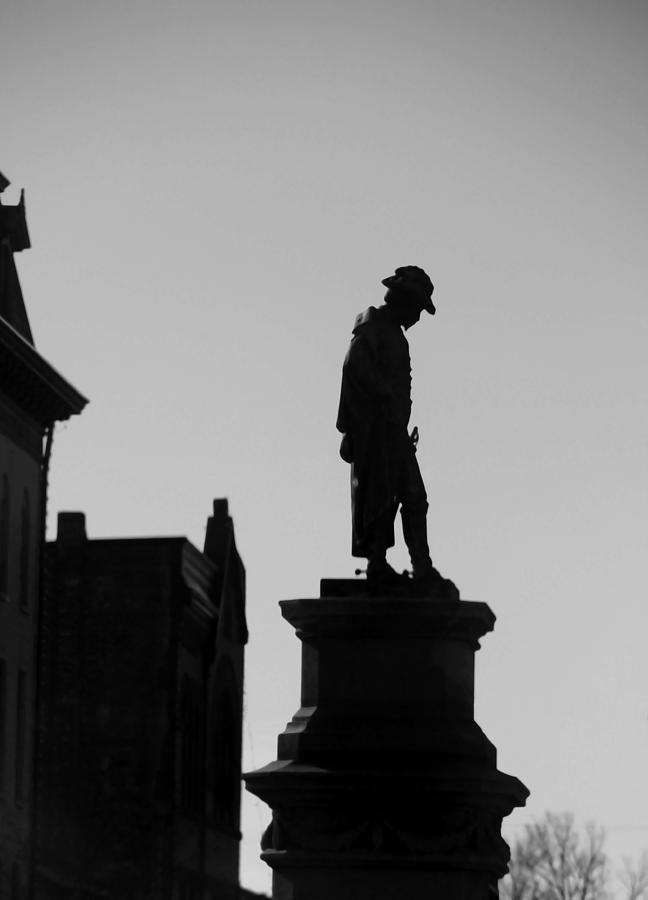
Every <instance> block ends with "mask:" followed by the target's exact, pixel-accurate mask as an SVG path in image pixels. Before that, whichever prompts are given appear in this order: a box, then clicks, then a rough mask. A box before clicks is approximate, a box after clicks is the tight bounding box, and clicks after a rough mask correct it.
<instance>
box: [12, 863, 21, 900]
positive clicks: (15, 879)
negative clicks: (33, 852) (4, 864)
mask: <svg viewBox="0 0 648 900" xmlns="http://www.w3.org/2000/svg"><path fill="white" fill-rule="evenodd" d="M22 896H23V891H22V878H21V873H20V865H19V864H18V863H17V862H15V863H14V864H13V865H12V867H11V900H22Z"/></svg>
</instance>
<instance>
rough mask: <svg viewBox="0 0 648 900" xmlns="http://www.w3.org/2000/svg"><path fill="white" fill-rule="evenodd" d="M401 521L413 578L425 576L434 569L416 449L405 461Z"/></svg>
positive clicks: (425, 503) (426, 504) (402, 479)
mask: <svg viewBox="0 0 648 900" xmlns="http://www.w3.org/2000/svg"><path fill="white" fill-rule="evenodd" d="M399 487H400V491H399V494H400V501H401V520H402V523H403V537H404V538H405V543H406V544H407V549H408V551H409V555H410V559H411V561H412V569H413V575H414V578H425V577H427V576H428V575H429V573H430V572H431V571H432V560H431V558H430V548H429V546H428V538H427V511H428V499H427V494H426V492H425V485H424V484H423V478H422V477H421V470H420V469H419V465H418V462H417V460H416V456H415V454H414V450H413V448H412V450H411V452H409V453H407V455H406V457H405V459H404V460H403V465H402V469H401V477H400V485H399Z"/></svg>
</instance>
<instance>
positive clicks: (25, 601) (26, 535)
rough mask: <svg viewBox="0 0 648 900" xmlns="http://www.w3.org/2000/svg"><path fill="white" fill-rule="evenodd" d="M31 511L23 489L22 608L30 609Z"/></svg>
mask: <svg viewBox="0 0 648 900" xmlns="http://www.w3.org/2000/svg"><path fill="white" fill-rule="evenodd" d="M30 550H31V512H30V508H29V491H28V490H27V488H25V489H24V491H23V499H22V510H21V514H20V593H19V597H20V608H21V609H22V610H24V611H25V612H27V610H28V609H29V589H30V586H31V585H30V575H31V572H30V569H29V565H30V562H31V552H30Z"/></svg>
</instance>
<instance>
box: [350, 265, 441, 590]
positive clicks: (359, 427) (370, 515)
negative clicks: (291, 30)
mask: <svg viewBox="0 0 648 900" xmlns="http://www.w3.org/2000/svg"><path fill="white" fill-rule="evenodd" d="M382 283H383V284H384V285H385V287H386V288H387V293H386V294H385V302H384V305H382V306H380V307H378V308H375V307H373V306H370V307H369V309H368V310H366V312H364V313H361V314H360V315H359V316H358V317H357V318H356V322H355V326H354V328H353V338H352V340H351V345H350V347H349V351H348V353H347V355H346V359H345V361H344V367H343V370H342V389H341V392H340V407H339V411H338V419H337V428H338V431H341V432H342V434H343V438H342V444H341V446H340V455H341V456H342V459H344V460H345V462H348V463H351V507H352V520H353V526H352V533H353V537H352V553H353V556H360V557H365V558H366V559H367V561H368V562H367V580H368V581H369V582H370V583H373V584H374V585H379V586H394V587H404V586H405V585H408V586H410V587H412V588H414V589H415V590H417V591H418V590H420V591H422V592H424V593H425V592H431V593H441V594H444V595H448V596H457V591H456V588H455V587H454V585H453V584H452V582H450V581H447V580H446V579H444V578H442V577H441V575H440V574H439V572H438V571H437V570H436V569H435V568H434V567H433V565H432V560H431V558H430V550H429V547H428V540H427V509H428V501H427V495H426V492H425V486H424V484H423V479H422V477H421V472H420V470H419V466H418V462H417V460H416V442H417V440H418V431H417V429H414V430H413V431H412V434H409V433H408V424H409V418H410V410H411V406H412V403H411V383H412V379H411V367H410V356H409V345H408V343H407V338H406V337H405V334H404V330H407V329H408V328H411V327H412V325H415V324H416V323H417V322H418V321H419V319H420V317H421V313H422V312H423V311H426V312H428V313H430V314H431V315H434V313H435V312H436V310H435V307H434V304H433V303H432V292H433V290H434V285H433V284H432V282H431V281H430V279H429V277H428V275H427V274H426V273H425V272H424V271H423V269H420V268H419V267H418V266H402V267H400V268H398V269H396V272H395V274H394V275H390V276H389V277H388V278H385V279H384V280H383V282H382ZM399 506H400V511H401V519H402V524H403V536H404V538H405V543H406V544H407V549H408V551H409V555H410V559H411V562H412V578H411V579H407V578H406V577H404V576H402V575H399V574H398V573H397V572H395V571H394V569H393V568H392V567H391V566H390V565H389V563H388V562H387V558H386V554H387V550H388V548H389V547H392V546H393V545H394V519H395V517H396V512H397V510H398V508H399Z"/></svg>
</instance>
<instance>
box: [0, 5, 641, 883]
mask: <svg viewBox="0 0 648 900" xmlns="http://www.w3.org/2000/svg"><path fill="white" fill-rule="evenodd" d="M647 39H648V7H647V6H646V4H645V3H643V2H640V0H615V2H614V3H612V2H607V3H606V2H602V0H587V2H585V0H569V2H565V0H452V2H450V0H426V2H420V0H398V2H395V0H375V2H368V0H345V2H339V0H327V2H326V3H315V2H313V0H301V2H294V0H272V2H270V0H236V2H234V0H209V2H206V0H185V2H183V3H175V2H171V0H155V2H153V0H129V2H125V0H111V2H98V0H53V2H44V0H41V2H34V0H22V2H15V0H5V2H4V3H3V4H2V6H1V7H0V46H1V53H0V68H1V70H2V78H0V104H1V106H0V108H1V109H2V130H1V132H0V148H1V154H0V168H1V169H2V171H3V172H4V174H5V175H6V176H7V177H8V178H9V179H10V180H11V181H12V186H11V187H10V188H9V189H8V190H7V191H6V192H5V194H4V199H5V202H16V200H17V198H18V191H19V189H20V188H21V187H25V189H26V200H27V215H28V224H29V228H30V233H31V238H32V245H33V246H32V249H31V250H29V251H26V252H24V253H22V254H20V255H19V256H18V258H17V265H18V267H19V273H20V277H21V282H22V286H23V292H24V295H25V299H26V303H27V307H28V311H29V315H30V320H31V325H32V330H33V332H34V337H35V342H36V346H37V348H38V349H39V351H40V352H41V353H42V354H43V355H44V356H45V357H46V358H47V359H48V360H49V362H50V363H52V364H53V365H54V367H55V368H57V369H58V370H59V371H61V372H62V373H63V374H64V375H65V377H66V378H68V379H69V380H70V381H71V383H72V384H74V385H75V387H76V388H77V389H78V390H80V391H81V392H82V393H83V394H84V395H85V396H87V397H88V398H89V400H90V403H89V405H88V407H87V408H86V410H85V411H84V412H83V414H82V415H81V416H80V417H79V418H74V419H72V420H70V421H69V422H68V423H66V424H64V425H61V426H59V428H58V429H57V430H56V433H55V437H54V446H53V456H52V468H51V482H50V507H49V522H48V530H49V535H50V537H52V536H54V534H55V530H56V515H57V513H58V511H61V510H82V511H84V512H85V513H86V516H87V527H88V533H89V536H90V537H113V536H120V537H128V536H140V535H186V536H187V537H189V539H190V540H192V541H193V542H194V543H195V544H196V545H197V546H198V547H202V542H203V539H204V530H205V522H206V519H207V516H208V515H209V513H210V510H211V502H212V499H213V498H215V497H228V498H229V502H230V510H231V513H232V515H233V517H234V521H235V527H236V534H237V542H238V545H239V549H240V552H241V555H242V557H243V560H244V562H245V565H246V569H247V577H248V596H247V604H248V606H247V608H248V620H249V626H250V633H251V637H250V643H249V645H248V648H247V656H246V701H245V702H246V721H245V751H244V752H245V758H244V768H245V769H247V770H249V769H253V768H256V767H259V766H261V765H264V764H265V763H267V762H269V761H270V760H271V759H273V758H274V757H275V752H276V736H277V734H278V733H279V732H280V731H282V730H283V728H284V727H285V724H286V722H287V721H288V720H289V719H290V718H291V717H292V715H293V713H294V712H295V711H296V709H297V707H298V704H299V644H298V641H297V639H296V637H295V635H294V633H293V632H292V629H291V627H290V626H289V625H288V624H287V623H286V622H284V621H283V620H282V619H281V616H280V612H279V607H278V605H277V603H278V601H279V600H281V599H285V598H291V597H299V596H316V595H317V593H318V588H319V579H320V578H321V577H350V576H351V575H352V573H353V570H354V568H355V567H356V565H357V561H355V560H353V559H352V557H351V555H350V513H349V496H348V470H347V467H346V465H345V464H344V463H343V462H342V461H341V460H340V459H339V457H338V455H337V450H338V443H339V441H338V435H337V434H336V431H335V418H336V412H337V402H338V395H339V384H340V370H341V364H342V360H343V358H344V354H345V352H346V348H347V346H348V341H349V338H350V331H351V327H352V325H353V320H354V318H355V316H356V314H357V313H358V312H360V311H362V310H363V309H365V308H367V307H368V306H369V305H379V303H380V302H381V299H382V294H383V289H382V288H381V285H380V280H381V279H382V278H384V277H385V276H386V275H388V274H390V273H391V272H392V271H393V269H394V268H395V267H396V266H400V265H409V264H415V265H419V266H422V267H423V268H425V269H426V270H427V271H428V272H429V274H430V276H431V278H432V280H433V281H434V283H435V287H436V289H435V294H434V299H435V304H436V306H437V315H436V316H435V317H434V319H432V318H430V317H426V318H425V320H422V321H421V323H420V324H419V325H418V326H416V328H415V329H413V330H412V331H410V332H409V334H408V337H409V339H410V347H411V355H412V365H413V378H414V388H413V402H414V409H413V415H412V424H417V425H418V427H419V431H420V434H421V442H420V444H419V462H420V465H421V469H422V471H423V475H424V478H425V481H426V486H427V491H428V495H429V499H430V512H429V516H428V521H429V531H430V539H431V546H432V552H433V559H434V561H435V564H436V565H437V566H438V567H439V568H440V569H441V571H442V572H443V573H444V574H445V575H447V576H448V577H451V578H452V579H453V580H454V581H455V582H456V583H457V585H458V586H459V588H460V590H461V593H462V596H463V597H464V598H465V599H470V600H479V601H483V602H485V603H487V604H489V606H490V607H491V608H492V609H493V611H494V612H495V614H496V615H497V619H498V621H497V624H496V628H495V631H494V633H493V634H491V635H488V636H487V637H486V638H484V640H483V641H482V649H481V650H480V651H479V654H478V658H477V674H476V718H477V721H478V722H479V724H480V725H481V727H482V728H483V729H484V731H485V732H486V734H487V735H488V737H489V738H490V739H491V740H492V741H493V742H494V743H495V744H496V746H497V747H498V761H499V762H498V764H499V767H500V768H501V769H502V770H503V771H505V772H508V773H510V774H513V775H516V776H517V777H519V778H520V779H521V780H522V781H523V782H524V783H525V784H526V785H527V786H528V787H529V789H530V791H531V797H530V799H529V801H528V804H527V807H526V808H525V809H523V810H519V811H517V812H515V813H514V814H513V815H512V816H511V817H510V819H509V820H508V823H507V826H506V835H507V836H508V837H509V839H510V838H513V837H515V835H516V834H518V833H519V829H520V828H521V827H522V826H523V824H524V822H527V821H530V820H532V819H534V818H536V817H537V816H539V815H541V814H542V813H543V812H544V810H546V809H551V810H554V811H560V810H572V811H573V812H574V813H575V814H576V816H577V818H578V819H579V820H581V821H585V820H587V819H594V820H595V821H597V822H598V823H599V824H600V825H603V826H604V827H605V828H606V829H607V831H608V848H609V850H610V852H611V854H612V855H613V856H614V857H615V859H616V858H618V859H620V858H621V856H623V855H635V854H637V853H638V852H639V851H640V850H641V849H642V848H645V847H648V813H647V812H646V796H647V788H648V775H647V770H646V765H645V760H646V757H647V755H648V655H647V654H646V650H645V632H646V629H647V627H648V612H647V611H646V610H647V597H646V548H647V546H648V516H647V501H648V467H647V461H648V410H647V407H646V403H645V389H646V386H647V385H648V354H647V353H646V349H645V348H646V334H647V325H648V305H647V303H646V284H647V281H648V279H647V275H648V273H647V271H646V269H647V262H646V261H647V259H648V253H647V249H648V248H647V246H646V241H647V237H648V178H647V177H646V160H648V115H647V111H648V53H646V43H647ZM392 561H393V563H394V565H396V566H398V567H403V566H405V565H406V564H407V557H406V554H405V552H404V549H403V546H402V539H401V538H400V537H399V539H398V545H397V547H396V548H395V551H394V552H393V554H392ZM268 818H269V813H268V810H267V808H266V807H264V806H263V804H261V803H260V801H257V800H255V799H254V798H251V797H246V798H244V821H243V844H242V863H241V880H242V883H243V884H245V885H247V886H249V887H251V888H254V889H257V890H261V889H266V890H267V889H269V888H268V885H269V872H268V870H267V867H266V866H265V865H264V864H263V863H261V862H259V861H258V859H257V857H258V841H259V837H260V834H261V831H262V830H263V828H264V827H265V825H266V824H267V821H268Z"/></svg>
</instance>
